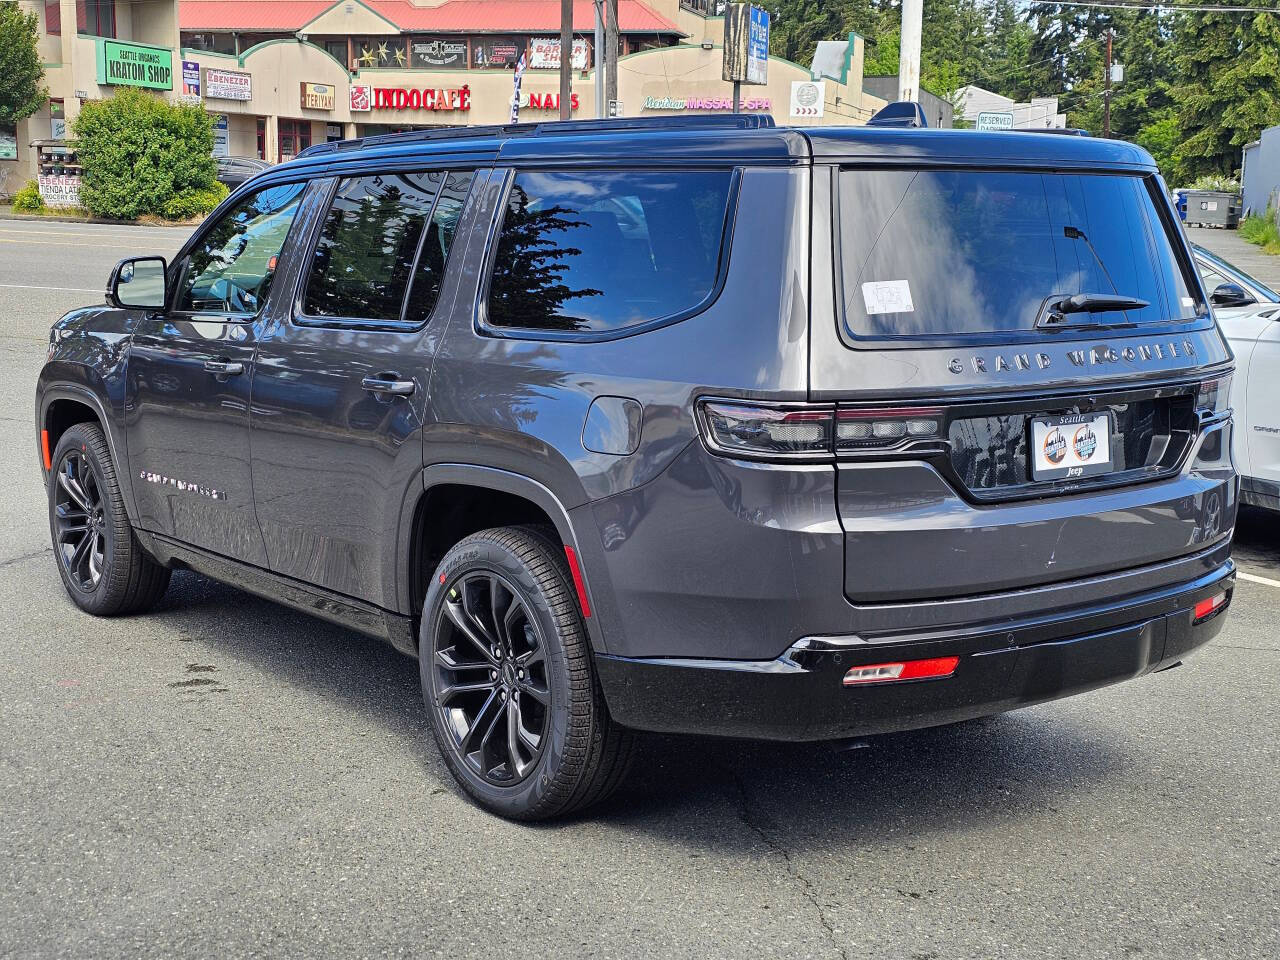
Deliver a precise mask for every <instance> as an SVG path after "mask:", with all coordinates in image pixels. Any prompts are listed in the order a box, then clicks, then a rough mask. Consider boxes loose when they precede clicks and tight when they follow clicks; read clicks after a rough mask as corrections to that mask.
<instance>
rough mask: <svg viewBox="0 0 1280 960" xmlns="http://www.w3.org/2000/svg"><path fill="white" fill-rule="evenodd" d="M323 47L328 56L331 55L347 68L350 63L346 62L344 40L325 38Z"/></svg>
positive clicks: (345, 43) (345, 42)
mask: <svg viewBox="0 0 1280 960" xmlns="http://www.w3.org/2000/svg"><path fill="white" fill-rule="evenodd" d="M324 49H325V51H326V52H327V53H328V54H329V56H331V57H333V59H335V60H337V61H338V62H339V63H340V64H342V65H343V66H344V67H348V68H349V67H350V66H351V64H349V63H348V62H347V41H346V40H326V41H325V42H324Z"/></svg>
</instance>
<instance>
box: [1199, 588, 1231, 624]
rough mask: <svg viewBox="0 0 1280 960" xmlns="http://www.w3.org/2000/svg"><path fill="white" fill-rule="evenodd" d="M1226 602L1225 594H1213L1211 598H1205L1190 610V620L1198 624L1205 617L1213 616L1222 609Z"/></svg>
mask: <svg viewBox="0 0 1280 960" xmlns="http://www.w3.org/2000/svg"><path fill="white" fill-rule="evenodd" d="M1226 602H1227V595H1226V594H1225V593H1215V594H1214V595H1213V596H1212V597H1205V598H1204V599H1203V600H1201V601H1200V602H1199V603H1197V604H1196V605H1195V607H1194V608H1193V609H1192V611H1191V618H1192V620H1194V621H1195V622H1197V623H1198V622H1200V621H1201V620H1204V619H1205V618H1206V617H1211V616H1213V615H1214V614H1215V613H1217V612H1218V611H1219V610H1221V609H1222V608H1223V606H1224V605H1225V604H1226Z"/></svg>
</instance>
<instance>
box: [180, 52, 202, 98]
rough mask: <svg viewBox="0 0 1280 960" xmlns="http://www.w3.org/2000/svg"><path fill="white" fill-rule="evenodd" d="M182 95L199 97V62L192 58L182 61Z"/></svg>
mask: <svg viewBox="0 0 1280 960" xmlns="http://www.w3.org/2000/svg"><path fill="white" fill-rule="evenodd" d="M182 95H183V96H184V97H194V98H195V99H197V100H199V99H200V64H198V63H196V62H195V61H194V60H183V61H182Z"/></svg>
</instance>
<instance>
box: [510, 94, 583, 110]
mask: <svg viewBox="0 0 1280 960" xmlns="http://www.w3.org/2000/svg"><path fill="white" fill-rule="evenodd" d="M520 109H522V110H525V109H527V110H559V109H560V94H558V93H525V94H521V96H520ZM569 109H570V110H577V109H578V95H577V94H576V93H571V94H569Z"/></svg>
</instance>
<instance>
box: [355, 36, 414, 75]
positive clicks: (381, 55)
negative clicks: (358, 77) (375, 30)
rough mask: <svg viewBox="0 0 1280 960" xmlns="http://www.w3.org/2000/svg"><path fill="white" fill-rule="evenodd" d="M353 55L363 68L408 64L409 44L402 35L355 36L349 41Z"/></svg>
mask: <svg viewBox="0 0 1280 960" xmlns="http://www.w3.org/2000/svg"><path fill="white" fill-rule="evenodd" d="M351 44H352V49H353V50H354V51H355V52H354V54H353V56H354V57H355V59H356V60H357V61H358V62H359V65H360V68H361V69H363V70H373V69H378V70H386V69H392V68H395V67H407V66H408V65H409V45H408V43H407V42H406V41H405V38H404V37H399V36H394V37H357V38H355V39H353V40H352V41H351Z"/></svg>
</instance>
